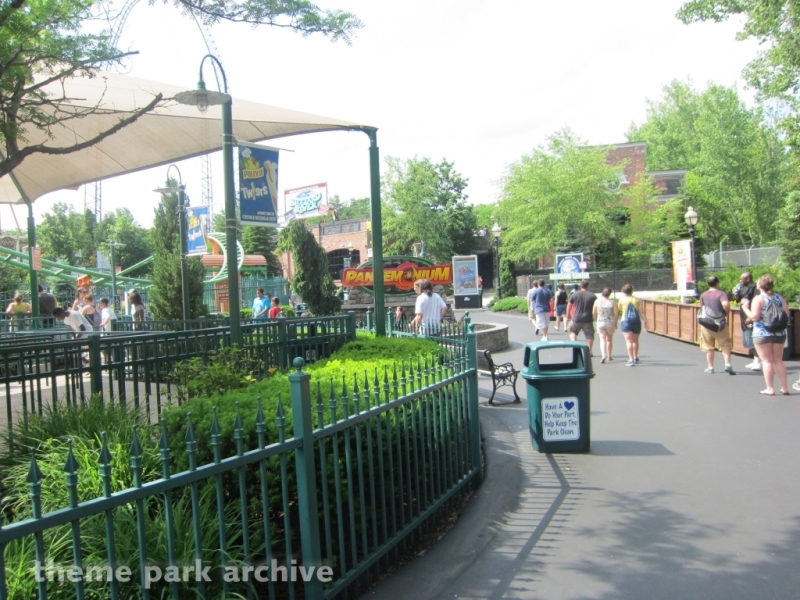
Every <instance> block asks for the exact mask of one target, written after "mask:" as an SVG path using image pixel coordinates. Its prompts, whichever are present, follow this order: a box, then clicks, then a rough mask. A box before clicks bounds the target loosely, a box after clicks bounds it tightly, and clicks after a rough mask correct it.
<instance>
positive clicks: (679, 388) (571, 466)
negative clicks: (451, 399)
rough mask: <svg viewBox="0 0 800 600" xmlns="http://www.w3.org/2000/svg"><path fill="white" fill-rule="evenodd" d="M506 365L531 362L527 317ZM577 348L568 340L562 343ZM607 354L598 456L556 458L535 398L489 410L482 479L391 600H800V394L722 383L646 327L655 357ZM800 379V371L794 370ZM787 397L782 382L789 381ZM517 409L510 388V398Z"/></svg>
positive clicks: (696, 355)
mask: <svg viewBox="0 0 800 600" xmlns="http://www.w3.org/2000/svg"><path fill="white" fill-rule="evenodd" d="M472 317H473V320H474V321H475V322H493V323H502V324H507V325H509V333H510V340H511V345H510V347H509V349H508V350H506V351H504V352H498V353H496V354H494V355H493V356H494V357H495V358H496V359H497V361H498V362H507V361H510V362H513V363H514V364H515V366H517V367H518V368H519V367H520V366H521V362H522V354H523V348H524V346H525V344H526V343H527V342H530V341H534V335H533V327H532V326H531V325H530V323H529V322H528V321H527V319H525V318H524V317H522V316H506V315H502V314H494V313H490V312H480V311H479V312H473V313H472ZM564 339H566V336H565V334H564V333H563V332H552V330H551V334H550V340H551V341H560V340H564ZM613 355H614V357H615V358H616V360H615V361H614V362H612V363H607V364H600V361H599V347H598V348H595V359H594V361H595V362H594V370H595V373H596V376H595V378H594V379H593V380H592V382H591V416H592V422H591V439H592V446H591V451H590V452H589V453H588V454H540V453H538V452H536V451H534V450H533V449H532V447H531V444H530V436H529V433H528V411H527V406H526V403H525V400H524V399H525V396H526V389H525V388H526V383H525V382H524V381H523V380H522V378H520V381H519V383H518V385H517V389H518V392H519V394H520V396H521V397H522V398H523V403H522V404H507V405H504V406H498V407H491V406H487V405H486V404H485V398H486V397H488V393H487V390H490V389H491V382H490V381H489V380H488V379H486V378H481V383H480V386H481V394H482V396H484V398H483V399H482V406H481V409H480V416H481V426H482V430H483V437H484V452H485V456H486V475H485V479H484V482H483V484H482V486H481V487H480V488H479V490H478V491H477V493H476V495H475V496H474V498H473V499H472V500H471V501H470V502H469V504H468V505H467V506H466V508H465V509H464V511H463V512H462V514H461V515H460V517H459V519H458V521H456V524H455V525H454V527H453V529H451V530H450V531H449V532H448V533H447V534H446V535H445V536H444V537H443V538H442V539H441V540H440V541H439V542H438V543H437V544H435V545H434V546H433V547H432V548H430V549H429V550H428V551H427V552H426V553H425V554H424V555H423V556H421V557H419V558H417V559H416V560H415V561H414V562H412V563H410V564H408V565H405V566H403V567H401V568H400V569H399V570H398V571H397V572H395V573H394V574H392V575H390V576H389V577H388V578H387V579H385V580H384V581H383V582H382V583H381V584H380V585H378V586H377V587H376V588H375V589H374V590H373V591H372V592H371V593H369V594H368V596H370V597H371V598H375V599H387V600H388V599H392V600H395V599H420V600H421V599H444V598H461V599H472V598H475V599H484V598H519V599H534V598H535V599H542V600H545V599H546V600H558V599H571V600H572V599H575V600H584V599H603V600H611V599H614V600H617V599H619V600H623V599H624V600H639V599H643V598H645V599H651V598H652V599H663V600H676V599H678V600H689V599H698V600H699V599H704V600H707V599H720V600H721V599H725V600H735V599H739V598H741V599H747V600H751V599H753V598H755V599H758V600H768V599H775V600H787V599H796V598H800V477H799V475H800V435H798V430H799V429H800V394H797V393H794V394H793V395H790V396H775V397H765V396H761V395H759V393H758V392H759V390H761V389H763V388H764V380H763V377H762V375H761V373H753V372H750V371H747V370H746V369H744V365H745V364H746V363H747V362H749V360H748V359H746V358H744V357H738V356H734V362H733V365H734V368H735V369H736V371H737V372H738V373H739V374H738V375H736V376H730V375H727V374H725V373H721V372H720V371H721V369H722V357H721V355H718V356H717V361H718V362H717V371H718V372H717V373H715V374H714V375H707V374H706V373H704V372H703V370H704V368H705V357H704V355H703V353H701V352H700V350H699V349H698V348H697V347H696V346H692V345H690V344H686V343H683V342H679V341H676V340H672V339H669V338H665V337H661V336H658V335H654V334H649V333H643V334H642V337H641V353H640V357H641V363H640V364H639V365H637V366H636V367H632V368H631V367H626V366H625V358H626V357H625V349H624V340H623V338H622V335H621V334H620V333H619V332H617V333H616V335H615V348H614V354H613ZM789 372H790V375H789V378H790V383H791V382H792V381H795V380H796V379H797V372H798V363H797V362H791V363H789ZM776 389H777V384H776ZM501 399H503V400H508V399H509V397H508V395H506V394H504V395H503V396H502V398H501Z"/></svg>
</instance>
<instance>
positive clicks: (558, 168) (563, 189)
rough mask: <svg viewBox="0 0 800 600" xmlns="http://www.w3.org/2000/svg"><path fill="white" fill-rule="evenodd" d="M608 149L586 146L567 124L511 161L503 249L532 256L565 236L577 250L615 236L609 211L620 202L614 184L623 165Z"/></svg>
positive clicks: (503, 206)
mask: <svg viewBox="0 0 800 600" xmlns="http://www.w3.org/2000/svg"><path fill="white" fill-rule="evenodd" d="M607 152H608V150H607V149H606V148H589V147H586V146H585V145H583V144H582V142H581V141H580V140H579V139H578V138H577V137H576V136H575V135H574V134H573V133H572V132H571V131H570V130H568V129H563V130H561V131H558V132H556V133H555V134H553V135H552V136H550V137H549V138H548V141H547V144H546V145H544V146H540V147H539V148H536V149H535V150H533V152H531V153H530V154H526V155H524V156H523V157H522V158H521V159H520V160H519V161H517V162H515V163H513V164H511V165H510V166H509V167H508V171H507V172H506V174H505V177H504V179H503V191H502V197H501V200H500V203H499V205H498V207H497V216H498V219H499V221H500V225H502V226H503V237H502V241H503V250H502V254H503V255H504V256H506V257H507V258H509V259H511V260H514V261H534V260H536V259H538V258H539V257H541V256H542V255H544V254H545V253H547V252H550V251H551V250H553V249H554V248H558V247H561V246H563V244H564V241H565V240H567V239H570V240H571V242H570V245H571V246H573V248H572V249H573V250H576V249H578V248H577V247H581V248H587V249H590V248H593V247H595V246H596V245H597V244H598V243H600V242H601V241H603V240H604V239H607V238H609V237H611V236H613V234H614V224H613V222H612V221H611V220H610V218H609V213H610V212H611V211H613V210H614V209H615V208H617V207H619V206H620V204H621V201H620V195H619V193H618V192H617V191H615V189H616V188H617V187H618V186H615V185H613V184H614V183H616V182H618V181H619V180H620V175H621V173H622V165H616V166H612V165H609V164H607V163H606V154H607ZM576 246H577V247H576Z"/></svg>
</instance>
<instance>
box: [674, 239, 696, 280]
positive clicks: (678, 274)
mask: <svg viewBox="0 0 800 600" xmlns="http://www.w3.org/2000/svg"><path fill="white" fill-rule="evenodd" d="M672 278H673V280H674V283H679V282H680V281H681V279H682V278H683V283H684V284H686V283H690V282H692V281H694V273H692V240H680V241H677V242H672Z"/></svg>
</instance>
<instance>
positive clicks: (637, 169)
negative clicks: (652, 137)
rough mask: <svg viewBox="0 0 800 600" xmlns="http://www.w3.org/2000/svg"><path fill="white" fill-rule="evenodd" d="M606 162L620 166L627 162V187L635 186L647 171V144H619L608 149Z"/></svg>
mask: <svg viewBox="0 0 800 600" xmlns="http://www.w3.org/2000/svg"><path fill="white" fill-rule="evenodd" d="M608 148H609V150H608V154H607V155H606V162H607V163H608V164H609V165H618V164H619V163H621V162H623V161H627V162H626V164H625V167H624V169H623V171H624V173H625V179H627V185H633V184H634V183H636V182H637V181H638V180H639V177H641V176H642V173H644V170H645V159H646V158H647V143H645V142H631V143H629V144H618V145H615V146H609V147H608ZM623 185H624V184H623Z"/></svg>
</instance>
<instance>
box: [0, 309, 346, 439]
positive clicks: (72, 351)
mask: <svg viewBox="0 0 800 600" xmlns="http://www.w3.org/2000/svg"><path fill="white" fill-rule="evenodd" d="M160 323H161V324H163V325H164V326H167V325H169V324H170V323H171V322H163V323H162V322H159V321H145V322H143V323H129V325H131V327H132V329H131V330H130V331H120V332H111V333H103V334H100V333H93V334H88V335H85V336H84V337H81V338H78V339H72V338H71V336H70V334H69V333H67V332H65V331H63V330H59V332H58V333H56V332H55V331H53V332H47V330H39V331H38V332H28V333H30V334H31V335H30V336H28V337H19V336H15V337H13V338H9V339H6V340H5V343H4V340H3V339H2V338H0V388H2V391H3V392H4V394H5V415H4V417H5V420H6V422H7V423H6V424H7V427H8V429H9V430H11V429H12V426H13V421H14V420H15V419H18V418H20V419H23V420H24V419H27V416H28V415H29V414H31V413H37V414H42V412H43V411H44V408H45V406H46V405H48V404H49V405H53V403H55V402H56V401H59V402H62V403H65V404H66V405H74V404H76V403H77V402H84V401H86V400H87V399H88V398H89V397H90V396H92V395H99V396H100V397H102V398H103V399H104V400H106V401H114V402H120V403H123V404H125V403H128V402H132V403H133V404H134V405H135V406H136V407H140V406H141V407H144V408H145V410H146V411H147V413H148V414H149V415H151V416H152V418H154V419H155V418H157V416H158V415H159V414H160V413H161V409H162V407H163V406H164V404H165V403H166V402H167V401H168V400H170V399H171V400H173V401H174V400H175V399H176V398H177V397H178V396H177V395H176V390H175V385H176V383H175V381H174V379H173V377H172V371H173V368H174V366H175V365H176V363H178V362H180V361H184V360H188V359H191V358H193V357H198V356H199V357H207V356H208V354H209V353H211V352H213V351H216V350H219V349H221V348H223V347H227V346H229V345H230V329H229V328H227V327H209V328H205V329H188V326H190V325H191V323H190V324H188V325H187V322H184V321H181V322H178V323H177V325H178V326H187V329H185V330H179V331H163V332H159V331H148V330H146V329H141V330H137V329H136V327H137V326H142V327H143V328H148V327H149V326H151V325H153V324H156V325H158V324H160ZM198 323H199V322H198ZM195 324H197V323H195ZM173 325H175V323H173ZM242 336H243V342H244V343H243V349H244V350H246V351H247V354H248V356H249V357H250V358H251V359H253V361H254V364H255V367H256V372H255V375H256V376H264V375H266V373H267V372H268V370H269V369H270V368H273V367H274V368H278V369H285V368H288V367H289V366H290V364H291V361H292V360H293V359H294V358H297V357H302V358H303V359H304V360H306V361H310V362H313V361H315V360H317V359H319V358H323V357H327V356H329V355H330V353H331V352H333V351H334V350H337V349H338V348H340V347H341V346H343V345H344V344H345V343H347V342H348V341H351V340H353V339H355V315H354V314H352V313H351V314H349V315H338V316H333V317H311V318H300V319H283V318H280V319H277V320H271V321H248V322H245V323H243V324H242Z"/></svg>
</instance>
